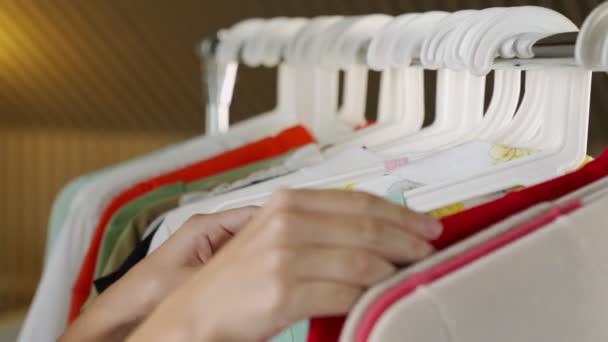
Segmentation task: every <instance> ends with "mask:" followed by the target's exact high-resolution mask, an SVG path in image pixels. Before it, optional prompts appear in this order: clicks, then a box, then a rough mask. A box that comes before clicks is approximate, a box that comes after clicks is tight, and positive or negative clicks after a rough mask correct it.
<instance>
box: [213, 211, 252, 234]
mask: <svg viewBox="0 0 608 342" xmlns="http://www.w3.org/2000/svg"><path fill="white" fill-rule="evenodd" d="M259 210H260V208H259V207H256V206H247V207H242V208H237V209H230V210H226V211H222V212H220V213H217V214H214V215H210V217H209V219H210V220H213V221H214V223H216V224H218V225H219V226H220V227H221V228H223V229H225V230H226V231H227V232H229V233H231V234H236V233H237V232H239V231H240V230H241V229H243V227H244V226H245V225H246V224H247V223H249V221H251V219H252V218H253V216H254V215H255V214H256V213H257V212H258V211H259Z"/></svg>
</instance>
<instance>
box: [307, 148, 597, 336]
mask: <svg viewBox="0 0 608 342" xmlns="http://www.w3.org/2000/svg"><path fill="white" fill-rule="evenodd" d="M606 176H608V149H606V150H605V151H604V152H603V153H602V155H601V156H600V157H599V158H597V159H596V160H594V161H592V162H590V163H589V164H587V165H585V166H584V167H583V168H581V169H580V170H578V171H576V172H573V173H569V174H567V175H564V176H561V177H558V178H555V179H552V180H550V181H547V182H544V183H541V184H538V185H535V186H532V187H529V188H527V189H524V190H521V191H516V192H511V193H509V194H507V195H505V196H504V197H502V198H500V199H498V200H496V201H493V202H490V203H486V204H483V205H480V206H477V207H475V208H471V209H469V210H466V211H463V212H460V213H458V214H455V215H452V216H448V217H445V218H443V219H442V220H441V223H442V224H443V233H442V234H441V236H440V237H439V238H437V239H436V240H433V241H431V244H432V245H433V246H434V247H435V248H436V249H438V250H440V249H443V248H445V247H447V246H450V245H451V244H454V243H456V242H458V241H461V240H463V239H466V238H468V237H469V236H472V235H474V234H475V233H477V232H479V231H481V230H483V229H484V228H487V227H489V226H491V225H492V224H495V223H497V222H500V221H502V220H504V219H506V218H507V217H509V216H511V215H514V214H516V213H518V212H520V211H522V210H525V209H528V208H529V207H531V206H533V205H535V204H539V203H542V202H546V201H552V200H556V199H558V198H560V197H562V196H565V195H567V194H568V193H570V192H573V191H575V190H577V189H579V188H582V187H584V186H586V185H588V184H590V183H593V182H595V181H597V180H599V179H601V178H603V177H606ZM343 324H344V317H342V318H341V319H336V318H331V319H328V318H313V319H311V321H310V330H309V334H308V340H307V341H308V342H334V341H338V339H339V337H340V332H341V331H342V325H343Z"/></svg>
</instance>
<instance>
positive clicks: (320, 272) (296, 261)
mask: <svg viewBox="0 0 608 342" xmlns="http://www.w3.org/2000/svg"><path fill="white" fill-rule="evenodd" d="M282 253H283V255H282V256H280V258H282V260H281V261H280V262H282V263H283V264H282V265H280V267H283V266H284V267H285V268H287V269H286V270H285V271H284V272H288V273H290V274H291V275H292V277H293V278H294V279H296V280H299V281H311V280H313V281H332V282H339V283H344V284H348V285H352V286H357V287H370V286H372V285H374V284H376V283H378V282H379V281H381V280H384V279H386V278H388V277H389V276H391V275H392V274H394V273H395V271H396V270H397V268H396V267H395V266H393V265H392V264H391V263H390V262H388V261H386V260H385V259H383V258H381V257H379V256H377V255H376V254H373V253H370V252H367V251H365V250H361V249H353V248H328V247H303V248H294V249H285V250H284V251H283V252H282Z"/></svg>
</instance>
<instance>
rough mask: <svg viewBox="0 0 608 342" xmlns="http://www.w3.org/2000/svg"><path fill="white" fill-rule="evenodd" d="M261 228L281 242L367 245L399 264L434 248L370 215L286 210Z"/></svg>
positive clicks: (286, 243) (287, 245)
mask: <svg viewBox="0 0 608 342" xmlns="http://www.w3.org/2000/svg"><path fill="white" fill-rule="evenodd" d="M261 229H263V230H264V233H265V234H267V235H266V236H267V238H268V239H271V240H273V241H274V243H275V244H278V245H282V246H286V247H289V246H298V245H313V246H315V245H316V246H324V247H344V248H356V249H364V250H367V251H369V252H372V253H375V254H377V255H379V256H381V257H384V258H386V259H387V260H388V261H390V262H393V263H396V264H404V263H410V262H413V261H417V260H420V259H422V258H424V257H426V256H428V255H429V254H431V253H432V252H433V248H432V247H431V246H430V245H429V243H428V242H426V241H425V240H423V239H421V238H420V237H418V236H416V235H414V234H412V233H409V232H407V231H405V230H403V229H400V227H399V226H396V225H395V224H394V223H392V222H388V221H383V220H380V219H374V218H370V217H355V216H348V215H337V214H326V215H319V214H315V213H309V212H297V211H293V210H292V211H282V212H280V213H278V214H276V215H274V216H273V217H272V218H271V219H270V221H269V222H266V223H265V226H263V227H261Z"/></svg>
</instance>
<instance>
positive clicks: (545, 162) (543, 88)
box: [407, 6, 591, 210]
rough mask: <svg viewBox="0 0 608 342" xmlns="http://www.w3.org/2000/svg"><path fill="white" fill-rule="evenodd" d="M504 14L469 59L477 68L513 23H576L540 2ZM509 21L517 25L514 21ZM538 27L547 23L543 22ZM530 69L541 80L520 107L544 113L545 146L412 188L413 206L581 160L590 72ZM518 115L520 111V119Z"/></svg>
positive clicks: (518, 181)
mask: <svg viewBox="0 0 608 342" xmlns="http://www.w3.org/2000/svg"><path fill="white" fill-rule="evenodd" d="M525 18H527V19H525ZM545 18H546V19H545ZM502 19H503V20H502V21H499V22H498V23H497V24H496V25H495V26H493V27H492V28H491V29H490V30H488V31H486V34H485V35H484V37H483V39H482V41H481V44H480V45H479V48H478V49H477V50H476V51H475V52H474V53H473V54H471V55H470V56H471V57H472V58H470V59H469V61H472V63H471V66H472V68H473V69H474V70H475V72H477V73H479V72H481V71H483V70H487V69H486V68H487V65H488V63H487V61H486V58H487V56H490V55H492V54H491V51H493V49H495V46H496V44H499V42H501V41H504V39H505V38H506V37H505V35H504V30H505V29H506V28H507V26H508V27H510V28H511V29H512V28H513V27H521V26H522V25H526V24H528V23H531V22H535V23H539V22H542V23H543V24H546V23H549V24H548V25H547V26H552V25H554V27H559V26H561V27H563V28H564V31H572V28H573V24H572V23H571V22H570V21H569V20H568V19H567V18H565V17H563V16H561V15H559V14H558V13H556V12H554V11H551V10H548V9H544V8H538V7H530V6H526V7H521V8H512V9H510V12H509V13H508V15H506V16H503V17H502ZM532 20H534V21H532ZM509 22H510V23H511V25H508V23H509ZM514 25H515V26H514ZM537 28H538V29H543V28H544V27H542V25H539V26H538V27H537ZM488 46H490V49H488V48H487V47H488ZM484 47H485V49H484ZM527 74H528V75H527V80H528V79H530V80H531V81H530V82H533V83H535V84H536V85H535V87H533V90H534V92H532V93H529V90H528V89H527V88H526V94H525V97H524V103H522V106H521V107H522V108H523V109H522V108H520V111H518V113H519V112H521V111H522V110H523V111H524V112H525V111H528V112H529V113H534V115H536V116H537V117H540V118H543V119H544V120H543V122H542V132H541V133H538V132H537V133H536V134H542V136H541V138H540V139H537V141H536V142H537V143H538V142H542V146H541V147H542V148H543V150H542V151H540V152H538V153H536V154H533V155H530V156H527V157H523V158H520V159H517V160H513V161H510V162H507V163H504V164H500V165H497V166H495V167H493V168H492V169H491V170H489V171H488V172H485V173H483V174H481V175H475V177H471V178H468V179H464V180H461V181H458V182H449V183H446V184H441V185H435V186H430V187H424V188H420V189H416V190H413V191H411V192H408V193H407V203H408V205H409V206H412V207H413V208H415V209H418V210H430V209H432V208H437V207H441V206H443V205H447V204H450V203H454V202H457V201H459V200H463V199H467V198H472V197H476V196H479V195H482V194H487V193H491V192H494V191H499V190H504V189H507V188H510V187H514V186H520V185H530V184H535V183H537V182H541V181H543V180H546V179H549V178H552V177H555V176H558V175H560V174H563V173H564V172H566V171H569V170H572V169H574V168H576V167H577V166H578V165H579V164H580V162H581V161H582V160H583V158H584V155H585V152H586V141H587V126H588V115H589V95H590V80H591V78H590V73H589V72H588V71H585V70H582V69H580V68H575V67H569V66H559V67H556V66H550V67H546V68H543V67H539V69H538V70H533V71H528V72H527ZM526 100H528V102H526ZM516 119H517V115H516V117H515V119H514V121H515V120H516ZM519 128H526V127H519Z"/></svg>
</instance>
